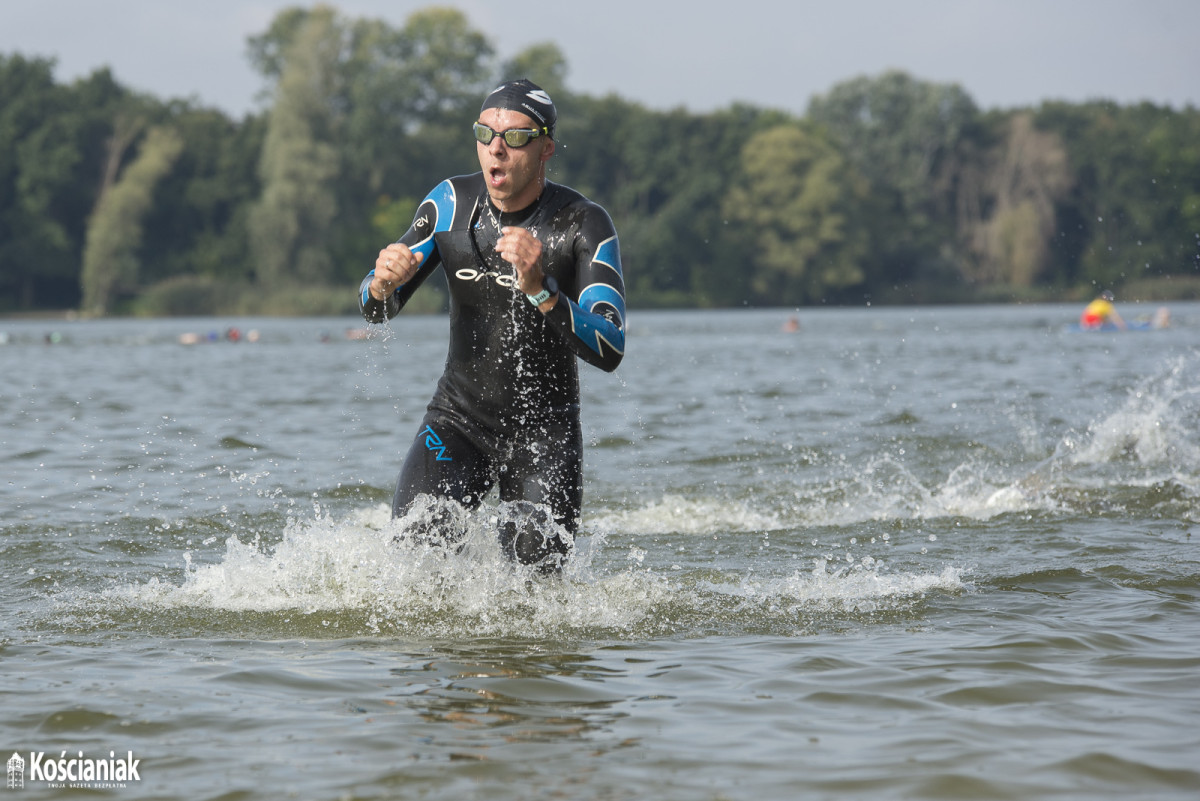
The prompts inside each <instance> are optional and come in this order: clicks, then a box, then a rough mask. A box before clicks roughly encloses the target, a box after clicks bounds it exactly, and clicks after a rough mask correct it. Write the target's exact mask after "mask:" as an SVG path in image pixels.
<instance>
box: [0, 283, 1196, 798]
mask: <svg viewBox="0 0 1200 801" xmlns="http://www.w3.org/2000/svg"><path fill="white" fill-rule="evenodd" d="M1140 311H1145V312H1146V313H1149V312H1150V311H1152V309H1139V308H1135V307H1131V306H1127V307H1124V308H1122V312H1123V313H1124V314H1125V315H1126V316H1127V317H1132V316H1136V315H1137V314H1138V313H1139V312H1140ZM1172 311H1173V313H1174V314H1173V318H1172V319H1173V325H1172V327H1171V328H1169V329H1167V330H1162V331H1149V332H1129V333H1119V334H1090V333H1089V334H1081V333H1072V332H1070V331H1068V330H1067V329H1066V324H1068V323H1070V322H1071V321H1072V319H1073V318H1074V317H1075V315H1076V314H1077V309H1075V308H1074V307H1066V306H1025V307H980V308H914V309H900V308H889V309H854V310H835V309H829V310H802V311H800V312H798V313H797V316H798V318H799V321H800V330H799V331H797V332H795V333H784V332H783V331H781V325H782V324H783V322H784V321H785V319H786V318H787V317H788V316H789V314H788V313H787V312H779V311H740V312H734V311H726V312H675V313H669V312H653V313H650V312H643V313H639V312H637V311H636V310H635V311H634V312H633V315H632V325H631V328H630V332H629V341H628V356H627V357H626V361H625V363H624V364H623V365H622V366H621V368H620V369H619V370H618V372H617V373H615V374H612V375H608V374H604V373H601V372H599V371H597V370H594V369H591V368H588V367H586V366H581V370H582V374H583V382H584V435H585V442H586V446H587V452H586V460H587V461H586V467H585V473H586V488H585V498H584V507H585V508H584V520H583V527H582V531H581V533H580V536H579V538H578V540H577V542H576V551H575V555H574V557H573V559H572V561H571V562H570V563H569V565H568V567H567V569H566V570H565V572H564V574H563V576H562V577H561V578H540V577H539V578H534V577H531V576H529V575H527V574H526V573H524V572H522V570H520V569H517V568H514V567H513V566H511V565H509V564H508V563H506V562H505V561H504V560H503V559H502V558H501V556H500V555H499V552H498V550H497V549H496V547H495V544H494V542H493V541H492V534H491V532H492V530H493V527H494V526H493V524H492V518H493V517H494V516H495V515H496V514H497V513H498V511H499V510H497V509H496V508H495V506H494V501H490V502H489V504H488V505H486V506H485V508H484V509H483V510H482V511H481V512H480V513H478V514H477V515H476V516H475V517H474V518H473V519H472V520H471V521H470V527H471V535H470V539H469V541H468V545H467V548H466V549H465V550H464V551H463V553H461V554H459V555H458V556H455V557H452V558H447V557H446V555H445V554H444V553H442V552H441V551H440V550H439V549H436V548H427V547H423V546H419V545H416V544H396V543H394V542H393V540H392V537H393V534H394V533H395V531H396V526H397V525H398V524H396V523H393V522H392V521H390V520H389V519H388V508H389V500H390V497H391V491H392V484H393V482H394V480H395V476H396V472H397V470H398V469H399V465H400V461H401V459H402V456H403V453H404V451H405V449H406V448H407V445H408V443H409V442H411V440H412V438H413V436H414V434H415V432H416V427H417V422H418V420H419V419H420V417H421V415H422V412H423V410H424V406H425V403H426V402H427V401H428V399H429V397H430V395H431V394H432V391H433V385H434V383H435V381H436V379H437V377H438V376H439V375H440V372H441V366H442V363H443V360H444V357H445V348H446V326H447V323H446V320H445V319H444V318H442V317H409V318H401V319H398V320H395V321H393V322H392V323H391V324H390V325H389V326H386V327H379V328H378V329H377V330H376V331H375V333H374V334H373V335H372V336H371V337H370V338H368V339H358V338H354V337H352V336H348V335H347V332H348V331H349V332H357V331H361V330H362V329H363V328H364V327H365V326H364V325H363V324H361V323H360V322H359V321H357V320H353V319H321V320H276V319H270V320H268V319H255V320H247V319H239V320H201V319H195V320H158V321H103V322H77V323H67V322H50V321H0V333H2V335H3V339H2V340H0V341H3V343H4V344H3V345H0V375H2V376H3V378H2V379H0V458H2V464H3V468H2V469H3V483H2V484H0V512H2V514H3V520H2V526H3V528H2V530H0V559H2V563H0V575H2V576H3V583H2V586H3V588H4V589H3V593H2V595H0V677H2V678H3V682H2V691H3V695H2V703H3V714H2V715H0V754H3V755H4V756H5V758H6V759H8V758H9V755H10V754H14V753H15V754H17V755H18V757H19V759H21V760H23V761H24V762H25V764H24V765H22V766H20V767H21V774H20V778H21V779H23V782H24V787H23V789H21V790H20V791H16V790H14V791H11V795H12V797H13V798H56V797H60V796H61V797H80V796H86V797H103V798H114V799H123V798H137V799H143V798H154V799H183V798H186V799H189V800H194V799H227V800H230V801H232V800H233V799H237V800H238V801H244V800H248V799H285V798H296V799H385V798H396V799H408V798H413V799H488V800H489V801H491V800H492V799H513V800H514V801H517V800H518V799H519V800H520V801H528V799H630V800H632V799H638V800H639V801H641V800H644V799H678V800H680V801H691V800H692V799H696V800H697V801H718V800H719V799H737V800H739V801H740V800H742V799H745V800H746V801H765V800H767V799H798V798H804V799H1080V801H1083V800H1084V799H1086V800H1088V801H1091V800H1093V799H1121V801H1129V800H1130V799H1195V798H1197V797H1200V723H1198V721H1200V604H1198V597H1200V558H1198V549H1200V537H1197V536H1194V535H1196V534H1200V349H1198V348H1197V345H1198V343H1200V338H1198V332H1200V306H1196V305H1191V304H1174V305H1172ZM230 327H237V328H238V329H239V330H240V332H241V334H242V339H241V341H237V342H231V341H228V340H225V339H224V338H223V337H222V333H223V332H224V331H226V329H228V328H230ZM210 332H212V333H213V339H214V340H215V341H207V340H208V335H209V333H210ZM251 332H253V334H254V335H255V337H254V338H256V340H257V341H253V342H251V341H249V340H250V339H251V336H250V334H251ZM187 334H195V335H197V336H196V338H197V339H199V340H200V341H199V342H198V343H197V344H192V345H184V344H181V343H180V337H181V335H187ZM122 759H123V760H124V762H129V761H130V760H136V764H135V765H134V766H133V767H135V768H136V772H137V776H136V778H131V777H130V776H129V775H128V770H127V768H128V767H129V766H128V765H125V768H124V769H122V771H123V772H122V776H123V778H124V780H123V781H99V780H96V779H95V778H94V777H95V776H96V775H98V774H97V773H96V772H95V771H96V770H99V767H98V766H97V763H99V762H104V761H106V760H107V768H112V770H114V771H115V770H116V769H117V767H119V766H117V763H118V762H121V761H122ZM31 762H37V765H36V769H37V773H36V775H35V774H34V768H35V766H34V765H32V764H29V763H31ZM87 764H90V765H92V770H93V773H92V774H91V775H92V777H93V778H92V779H91V780H88V781H83V780H77V779H79V777H80V776H82V775H83V774H82V773H81V771H83V770H84V767H85V765H87ZM107 768H106V769H107ZM111 775H113V774H110V777H111ZM9 778H10V780H12V779H13V778H14V777H13V775H12V774H10V777H9ZM79 785H83V786H88V787H90V788H91V792H92V794H91V795H88V794H87V793H84V792H82V790H80V789H79V787H78V786H79Z"/></svg>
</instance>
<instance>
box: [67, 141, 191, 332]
mask: <svg viewBox="0 0 1200 801" xmlns="http://www.w3.org/2000/svg"><path fill="white" fill-rule="evenodd" d="M133 127H134V126H132V125H128V124H127V126H126V127H125V128H124V129H122V128H121V127H120V126H118V133H117V135H116V137H115V138H114V142H117V144H116V147H121V145H120V143H119V140H120V139H121V138H122V137H123V136H125V135H126V132H127V131H130V130H132V128H133ZM182 148H183V141H182V140H181V139H180V138H179V136H178V134H176V133H175V132H174V131H172V130H170V129H168V128H152V129H150V130H149V131H148V132H147V134H146V137H145V140H144V141H143V142H142V145H141V148H140V152H139V154H138V156H137V158H136V159H135V160H134V161H133V162H132V163H130V164H129V166H128V167H126V168H125V169H124V171H123V172H122V174H121V176H120V178H119V179H116V180H115V181H114V182H113V183H111V184H110V185H108V186H107V187H106V189H105V191H104V192H102V193H101V195H100V198H99V199H98V200H97V202H96V210H95V212H94V213H93V214H92V218H91V221H90V222H89V224H88V231H87V243H86V246H85V248H84V252H83V274H82V279H81V280H82V284H83V310H84V311H85V312H87V313H88V314H94V315H102V314H104V313H106V312H107V311H108V309H109V306H110V304H111V303H112V301H113V299H114V297H115V296H116V294H117V293H118V292H122V291H126V292H127V291H130V290H132V289H135V288H136V286H137V279H138V272H139V267H140V264H139V260H138V255H137V254H138V248H139V246H140V244H141V240H142V231H143V227H142V220H143V218H144V217H145V214H146V211H147V210H148V209H149V208H150V204H151V200H152V199H153V196H154V188H155V185H156V184H157V183H158V181H159V180H160V179H161V178H162V176H163V175H165V174H166V173H167V171H169V170H170V169H171V165H172V164H173V163H174V161H175V159H176V158H177V157H178V156H179V153H180V151H181V150H182Z"/></svg>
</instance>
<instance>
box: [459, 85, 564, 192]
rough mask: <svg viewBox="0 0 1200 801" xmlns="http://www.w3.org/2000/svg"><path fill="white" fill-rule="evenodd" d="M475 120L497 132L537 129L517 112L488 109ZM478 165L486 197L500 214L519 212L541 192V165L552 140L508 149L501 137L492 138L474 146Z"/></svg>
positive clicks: (538, 139) (545, 137)
mask: <svg viewBox="0 0 1200 801" xmlns="http://www.w3.org/2000/svg"><path fill="white" fill-rule="evenodd" d="M479 121H480V122H482V123H483V124H484V125H486V126H488V127H489V128H491V129H492V130H493V131H496V132H497V133H504V132H505V131H507V130H509V129H511V128H537V127H538V125H537V123H536V122H534V121H533V119H532V118H530V117H527V116H526V115H524V114H522V113H520V112H518V111H510V110H508V109H499V108H489V109H484V110H483V111H482V112H480V114H479ZM475 149H476V151H477V153H478V155H479V166H480V167H481V168H482V169H483V177H484V180H485V181H486V182H487V188H488V194H489V195H490V196H491V198H492V202H493V203H495V204H496V208H498V209H500V210H501V211H520V210H521V209H523V208H525V207H526V206H528V205H529V204H530V203H532V202H533V201H535V200H537V198H538V195H540V194H541V193H542V184H543V181H544V178H545V164H546V162H547V161H548V160H549V159H550V156H551V155H552V154H553V153H554V140H553V139H551V138H550V137H549V136H539V137H538V138H536V139H534V140H532V141H531V142H530V143H529V144H527V145H525V146H524V147H519V148H518V147H509V146H508V145H507V144H505V142H504V137H503V136H496V137H493V138H492V142H491V144H488V145H482V144H479V143H478V142H476V143H475Z"/></svg>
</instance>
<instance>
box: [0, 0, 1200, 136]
mask: <svg viewBox="0 0 1200 801" xmlns="http://www.w3.org/2000/svg"><path fill="white" fill-rule="evenodd" d="M294 5H310V4H308V3H302V2H284V1H283V0H279V1H278V2H277V1H276V0H189V1H188V2H183V1H182V0H0V53H2V54H5V55H11V54H13V53H21V54H23V55H26V56H43V57H51V58H54V59H56V60H57V63H58V70H57V73H56V76H57V78H58V80H60V81H69V80H73V79H74V78H77V77H80V76H83V75H86V74H88V73H90V72H92V71H93V70H95V69H97V68H99V67H102V66H108V67H110V68H111V69H112V71H113V73H114V75H115V76H116V78H117V80H118V81H119V82H121V83H122V84H124V85H126V86H128V87H130V88H133V89H136V90H140V91H145V92H149V93H151V94H152V95H154V96H156V97H158V98H160V99H168V98H176V97H182V98H193V99H196V100H198V101H199V102H201V103H203V104H206V105H215V106H218V107H220V108H222V109H224V110H225V111H226V112H228V113H230V114H232V115H234V116H241V115H242V114H243V113H245V112H247V111H250V110H252V109H253V108H254V107H255V105H254V104H255V96H256V94H257V93H258V91H259V90H260V89H261V88H262V83H261V81H260V79H259V77H258V75H257V74H256V73H255V72H254V71H253V70H252V69H251V68H250V66H249V64H248V62H247V60H246V55H245V51H246V47H245V45H246V39H247V37H248V36H252V35H256V34H259V33H262V32H263V31H264V30H266V28H267V26H268V24H269V23H270V21H271V19H273V18H274V16H275V14H276V13H277V12H278V11H279V10H280V9H283V8H286V7H288V6H294ZM330 5H333V6H335V7H336V8H338V9H339V10H340V11H341V12H342V14H344V15H346V16H349V17H365V18H378V19H384V20H386V21H387V22H388V23H389V24H391V25H393V26H396V27H400V26H402V25H403V23H404V20H405V19H406V18H407V17H408V15H409V14H411V13H412V12H413V11H415V10H418V9H421V8H426V7H428V6H431V5H448V6H454V7H457V8H459V9H461V10H462V11H464V12H465V13H466V15H467V17H468V19H469V20H470V22H471V24H472V26H473V27H474V28H476V29H478V30H480V31H482V32H483V33H484V34H486V35H487V36H488V38H489V39H490V40H491V42H492V44H493V45H494V46H495V48H496V50H497V51H498V56H499V57H500V58H501V59H504V58H509V57H511V56H513V55H515V54H516V53H518V52H519V51H520V50H522V49H524V48H525V47H526V46H528V45H531V44H536V43H539V42H545V41H552V42H554V43H556V44H557V45H558V46H559V47H560V48H561V49H562V51H563V52H564V53H565V55H566V57H567V63H568V66H569V72H568V75H567V85H568V86H569V87H570V88H571V89H572V90H574V91H578V92H584V93H587V94H593V95H603V94H608V93H610V92H612V93H616V94H618V95H620V96H621V97H624V98H627V99H629V100H634V101H638V102H641V103H644V104H645V105H647V106H649V107H651V108H656V109H668V108H673V107H677V106H685V107H687V108H689V109H691V110H693V111H711V110H713V109H716V108H722V107H725V106H728V105H729V104H731V103H734V102H739V101H743V102H748V103H753V104H755V105H759V106H769V107H774V108H781V109H784V110H787V111H791V112H794V113H803V112H804V110H805V108H806V107H807V105H808V101H809V98H810V97H812V96H813V95H814V94H822V93H825V92H827V91H829V89H830V88H831V87H833V86H834V85H835V84H837V83H839V82H841V81H844V80H847V79H850V78H854V77H857V76H859V75H878V74H880V73H882V72H883V71H885V70H888V69H893V68H897V69H902V70H905V71H907V72H908V73H910V74H911V75H913V76H915V77H916V78H919V79H921V80H926V81H934V82H938V83H951V82H953V83H958V84H960V85H961V86H962V87H963V88H964V89H965V90H966V91H967V92H968V93H969V94H970V95H971V97H972V98H974V100H975V101H976V102H977V103H978V104H979V105H980V106H983V107H985V108H994V107H999V108H1010V107H1013V106H1022V105H1033V104H1036V103H1039V102H1040V101H1042V100H1046V99H1061V100H1068V101H1073V102H1080V101H1084V100H1090V99H1096V98H1106V99H1111V100H1116V101H1118V102H1121V103H1132V102H1137V101H1141V100H1150V101H1153V102H1156V103H1160V104H1168V105H1172V106H1174V107H1176V108H1182V107H1184V106H1185V105H1191V106H1200V44H1197V36H1198V33H1197V32H1198V31H1200V1H1198V0H1126V1H1124V2H1118V1H1117V0H824V1H823V2H808V1H807V0H727V1H724V2H718V1H716V0H693V1H692V2H683V1H682V0H671V1H670V2H664V1H661V0H593V2H588V3H584V2H577V0H446V1H445V2H442V3H436V2H421V1H420V0H337V1H336V2H331V3H330Z"/></svg>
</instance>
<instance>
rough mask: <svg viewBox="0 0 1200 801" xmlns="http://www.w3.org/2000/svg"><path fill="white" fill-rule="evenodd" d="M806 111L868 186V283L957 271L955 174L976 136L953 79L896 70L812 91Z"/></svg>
mask: <svg viewBox="0 0 1200 801" xmlns="http://www.w3.org/2000/svg"><path fill="white" fill-rule="evenodd" d="M807 117H808V119H809V120H811V121H812V122H815V123H817V124H818V125H820V126H823V127H824V128H825V129H826V130H828V131H829V132H830V134H831V135H832V137H833V139H834V141H836V142H837V143H838V144H839V146H840V147H841V148H842V150H843V152H844V153H845V154H846V157H847V158H848V159H849V162H850V164H852V165H853V166H854V167H856V168H857V169H858V170H859V172H860V173H862V174H863V175H864V176H866V178H867V180H868V181H869V182H870V191H871V198H872V200H871V204H870V206H869V209H868V212H867V213H868V214H869V217H870V228H871V230H872V231H873V232H874V236H873V237H872V243H873V251H874V252H873V254H872V256H871V258H870V259H868V262H869V263H870V264H871V265H872V266H873V267H872V272H871V273H870V274H869V275H868V280H869V281H870V283H872V284H873V285H876V286H878V285H882V284H888V283H892V282H895V281H907V280H913V279H915V280H917V281H925V282H929V281H935V282H937V281H944V279H945V278H947V277H954V276H955V275H957V272H958V267H957V262H958V261H959V258H960V254H958V253H956V252H955V251H954V249H953V245H952V243H954V242H956V241H957V237H956V225H955V223H956V216H957V215H956V208H957V203H958V200H957V193H958V189H959V179H960V177H961V171H962V168H963V166H964V164H966V163H969V160H970V158H971V146H970V145H971V142H972V140H973V138H974V137H975V136H977V133H978V132H977V126H978V110H977V108H976V106H975V103H974V101H972V100H971V98H970V96H969V95H967V93H966V92H964V91H963V90H962V88H961V87H959V86H958V85H956V84H934V83H928V82H925V81H919V80H916V79H914V78H912V77H911V76H909V75H907V74H905V73H903V72H899V71H891V72H887V73H884V74H883V75H881V76H879V77H876V78H868V77H862V78H856V79H854V80H851V81H846V82H844V83H841V84H838V85H837V86H835V87H834V88H833V89H832V90H830V92H829V93H828V94H826V95H823V96H817V97H814V98H813V99H812V101H811V102H810V104H809V107H808V114H807ZM948 243H949V244H948Z"/></svg>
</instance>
